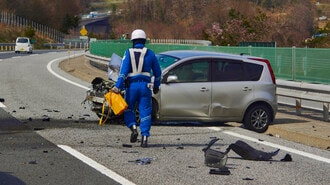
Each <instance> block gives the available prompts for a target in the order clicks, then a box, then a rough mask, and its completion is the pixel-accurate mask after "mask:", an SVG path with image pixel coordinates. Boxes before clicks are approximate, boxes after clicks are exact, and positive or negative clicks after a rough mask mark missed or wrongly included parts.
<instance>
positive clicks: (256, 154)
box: [227, 140, 280, 161]
mask: <svg viewBox="0 0 330 185" xmlns="http://www.w3.org/2000/svg"><path fill="white" fill-rule="evenodd" d="M227 150H233V151H234V152H235V153H236V154H238V155H239V156H241V157H242V158H243V159H247V160H254V161H268V160H271V159H272V157H273V156H275V155H277V154H278V152H279V151H280V149H277V150H275V151H274V152H264V151H261V150H257V149H255V148H253V147H252V146H250V145H248V144H247V143H245V142H244V141H241V140H238V141H236V142H235V143H233V144H230V145H229V147H228V148H227Z"/></svg>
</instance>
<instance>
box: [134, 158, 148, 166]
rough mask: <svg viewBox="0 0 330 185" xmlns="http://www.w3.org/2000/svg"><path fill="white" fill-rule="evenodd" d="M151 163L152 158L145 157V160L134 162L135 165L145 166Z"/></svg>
mask: <svg viewBox="0 0 330 185" xmlns="http://www.w3.org/2000/svg"><path fill="white" fill-rule="evenodd" d="M151 161H152V158H150V157H145V158H140V159H137V160H135V164H139V165H147V164H150V163H151Z"/></svg>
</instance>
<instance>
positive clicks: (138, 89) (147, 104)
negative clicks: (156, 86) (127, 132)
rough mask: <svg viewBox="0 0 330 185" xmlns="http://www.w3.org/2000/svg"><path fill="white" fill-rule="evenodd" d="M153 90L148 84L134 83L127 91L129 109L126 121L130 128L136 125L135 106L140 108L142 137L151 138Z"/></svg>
mask: <svg viewBox="0 0 330 185" xmlns="http://www.w3.org/2000/svg"><path fill="white" fill-rule="evenodd" d="M151 95H152V93H151V90H150V89H149V88H148V82H132V83H130V84H129V87H128V88H127V89H126V93H125V100H126V102H127V104H128V109H126V111H125V112H124V121H125V123H126V126H127V127H128V128H130V127H131V126H132V125H136V124H137V121H136V117H135V106H136V105H137V106H138V109H139V112H140V130H141V135H143V136H147V137H149V136H150V128H151V111H152V100H151Z"/></svg>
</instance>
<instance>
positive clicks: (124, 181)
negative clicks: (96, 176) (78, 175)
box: [57, 145, 134, 185]
mask: <svg viewBox="0 0 330 185" xmlns="http://www.w3.org/2000/svg"><path fill="white" fill-rule="evenodd" d="M57 146H58V147H60V148H61V149H62V150H64V151H66V152H68V153H69V154H71V155H72V156H74V157H76V158H77V159H79V160H81V161H82V162H84V163H86V164H87V165H89V166H91V167H93V168H94V169H96V170H97V171H99V172H101V173H102V174H104V175H106V176H107V177H110V178H111V179H113V180H115V181H117V182H118V183H120V184H125V185H134V183H133V182H131V181H129V180H127V179H125V178H124V177H122V176H120V175H119V174H117V173H116V172H114V171H112V170H109V169H108V168H106V167H105V166H103V165H101V164H99V163H97V162H96V161H94V160H93V159H91V158H89V157H87V156H85V155H83V154H82V153H80V152H78V151H77V150H75V149H73V148H71V147H69V146H66V145H57Z"/></svg>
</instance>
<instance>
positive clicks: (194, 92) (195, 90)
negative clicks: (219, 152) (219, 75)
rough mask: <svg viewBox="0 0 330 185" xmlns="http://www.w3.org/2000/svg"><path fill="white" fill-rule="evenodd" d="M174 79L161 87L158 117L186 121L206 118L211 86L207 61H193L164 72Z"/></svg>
mask: <svg viewBox="0 0 330 185" xmlns="http://www.w3.org/2000/svg"><path fill="white" fill-rule="evenodd" d="M166 76H167V77H169V78H171V77H175V78H176V80H175V81H172V82H169V83H162V84H161V105H160V109H161V110H160V117H164V118H166V119H176V120H180V119H184V118H185V119H186V118H190V119H191V118H193V117H199V118H201V119H203V118H208V117H209V114H210V113H209V108H210V104H211V84H210V80H209V79H210V77H209V61H208V60H202V61H201V60H197V61H196V60H194V61H193V62H189V63H188V62H186V63H184V64H183V65H180V66H177V67H176V68H174V69H172V70H170V71H169V72H168V75H166Z"/></svg>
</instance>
